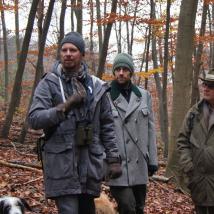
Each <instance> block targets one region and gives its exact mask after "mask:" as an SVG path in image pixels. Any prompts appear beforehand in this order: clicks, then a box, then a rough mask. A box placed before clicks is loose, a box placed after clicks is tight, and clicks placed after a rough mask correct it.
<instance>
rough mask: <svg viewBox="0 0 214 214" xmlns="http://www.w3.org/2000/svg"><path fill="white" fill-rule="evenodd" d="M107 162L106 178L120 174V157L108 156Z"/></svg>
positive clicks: (116, 176)
mask: <svg viewBox="0 0 214 214" xmlns="http://www.w3.org/2000/svg"><path fill="white" fill-rule="evenodd" d="M107 164H108V166H107V176H106V180H109V179H115V178H118V177H120V176H121V175H122V169H121V159H120V158H109V159H107Z"/></svg>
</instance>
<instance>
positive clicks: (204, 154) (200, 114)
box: [177, 69, 214, 214]
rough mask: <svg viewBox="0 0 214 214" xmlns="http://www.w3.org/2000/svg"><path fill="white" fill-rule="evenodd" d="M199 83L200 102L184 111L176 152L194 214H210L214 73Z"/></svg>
mask: <svg viewBox="0 0 214 214" xmlns="http://www.w3.org/2000/svg"><path fill="white" fill-rule="evenodd" d="M201 80H202V86H203V98H202V99H201V100H200V101H199V102H198V103H196V104H195V105H194V106H193V107H192V108H191V109H190V110H189V111H188V113H187V115H186V117H185V119H184V122H183V125H182V127H181V130H180V133H179V135H178V138H177V148H178V152H179V157H180V166H181V170H182V172H183V173H184V174H185V175H186V176H187V178H188V181H187V186H188V188H189V189H190V192H191V197H192V200H193V202H194V204H195V207H196V213H197V214H213V213H214V69H212V70H210V71H209V72H208V73H207V74H206V75H205V77H201Z"/></svg>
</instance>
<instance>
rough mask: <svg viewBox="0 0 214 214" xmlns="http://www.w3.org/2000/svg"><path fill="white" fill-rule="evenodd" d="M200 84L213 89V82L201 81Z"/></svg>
mask: <svg viewBox="0 0 214 214" xmlns="http://www.w3.org/2000/svg"><path fill="white" fill-rule="evenodd" d="M202 85H203V86H204V87H207V88H210V89H214V83H213V82H203V83H202Z"/></svg>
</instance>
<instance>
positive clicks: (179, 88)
mask: <svg viewBox="0 0 214 214" xmlns="http://www.w3.org/2000/svg"><path fill="white" fill-rule="evenodd" d="M197 6H198V0H189V1H186V0H182V2H181V7H180V15H179V25H178V34H177V44H176V61H175V76H174V85H173V106H172V122H171V133H170V144H169V155H168V157H169V158H168V164H167V175H168V176H169V175H175V177H176V178H177V179H178V178H179V168H178V154H177V150H176V138H177V135H178V131H179V129H180V126H181V124H182V121H183V119H184V116H185V114H186V112H187V111H188V109H189V107H190V91H191V81H192V70H193V65H192V54H193V47H194V34H195V17H196V11H197Z"/></svg>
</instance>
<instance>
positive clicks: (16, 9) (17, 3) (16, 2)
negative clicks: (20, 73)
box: [14, 0, 20, 63]
mask: <svg viewBox="0 0 214 214" xmlns="http://www.w3.org/2000/svg"><path fill="white" fill-rule="evenodd" d="M14 3H15V33H16V52H17V54H16V56H17V63H18V61H19V52H20V39H19V0H15V1H14Z"/></svg>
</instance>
